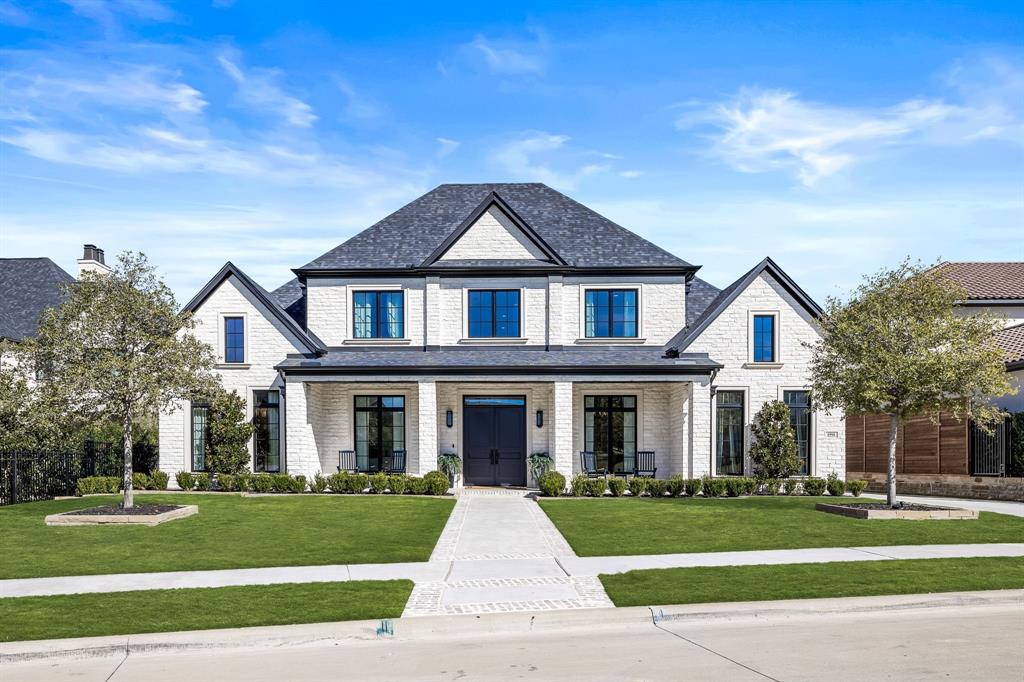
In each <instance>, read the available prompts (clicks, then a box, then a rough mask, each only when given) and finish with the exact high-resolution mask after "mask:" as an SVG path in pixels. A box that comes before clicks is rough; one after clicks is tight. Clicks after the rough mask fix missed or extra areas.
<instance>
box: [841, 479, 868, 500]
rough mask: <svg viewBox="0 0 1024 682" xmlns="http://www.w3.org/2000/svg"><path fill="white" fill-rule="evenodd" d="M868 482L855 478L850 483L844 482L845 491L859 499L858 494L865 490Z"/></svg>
mask: <svg viewBox="0 0 1024 682" xmlns="http://www.w3.org/2000/svg"><path fill="white" fill-rule="evenodd" d="M867 488H868V482H867V481H864V480H862V479H859V478H855V479H853V480H852V481H847V482H846V489H847V490H848V491H849V492H850V494H851V495H853V496H854V497H860V494H861V493H862V492H864V491H865V490H867Z"/></svg>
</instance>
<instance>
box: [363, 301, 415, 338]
mask: <svg viewBox="0 0 1024 682" xmlns="http://www.w3.org/2000/svg"><path fill="white" fill-rule="evenodd" d="M352 328H353V335H354V336H355V338H357V339H401V338H404V336H405V294H404V292H401V291H356V292H354V293H353V294H352Z"/></svg>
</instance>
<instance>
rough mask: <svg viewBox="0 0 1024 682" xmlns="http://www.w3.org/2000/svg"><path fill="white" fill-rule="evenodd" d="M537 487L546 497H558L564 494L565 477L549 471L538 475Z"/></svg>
mask: <svg viewBox="0 0 1024 682" xmlns="http://www.w3.org/2000/svg"><path fill="white" fill-rule="evenodd" d="M537 487H538V488H540V491H541V492H542V493H544V494H545V495H547V496H548V497H558V496H559V495H561V494H562V493H564V492H565V476H563V475H562V474H560V473H558V472H557V471H552V470H550V469H549V470H548V471H545V472H544V473H543V474H541V475H540V478H539V479H538V480H537Z"/></svg>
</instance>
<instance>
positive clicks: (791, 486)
mask: <svg viewBox="0 0 1024 682" xmlns="http://www.w3.org/2000/svg"><path fill="white" fill-rule="evenodd" d="M799 483H800V482H799V481H797V480H796V479H793V478H787V479H786V480H785V481H784V482H783V483H782V490H783V491H784V492H785V493H786V494H787V495H795V494H796V489H797V486H798V485H799Z"/></svg>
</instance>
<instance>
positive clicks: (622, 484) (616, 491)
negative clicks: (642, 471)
mask: <svg viewBox="0 0 1024 682" xmlns="http://www.w3.org/2000/svg"><path fill="white" fill-rule="evenodd" d="M608 492H610V493H611V494H612V497H622V495H623V494H624V493H625V492H626V481H625V479H622V478H610V479H608Z"/></svg>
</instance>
